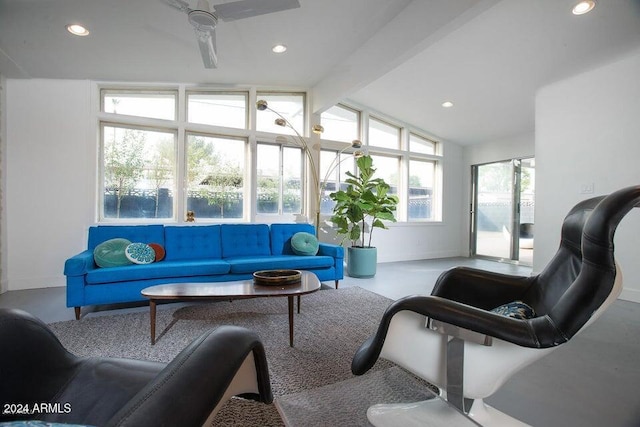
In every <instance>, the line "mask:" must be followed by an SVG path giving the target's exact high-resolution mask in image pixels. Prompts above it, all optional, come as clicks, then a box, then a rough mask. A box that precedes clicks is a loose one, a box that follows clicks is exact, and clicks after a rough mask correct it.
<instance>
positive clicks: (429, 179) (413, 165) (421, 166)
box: [408, 160, 436, 221]
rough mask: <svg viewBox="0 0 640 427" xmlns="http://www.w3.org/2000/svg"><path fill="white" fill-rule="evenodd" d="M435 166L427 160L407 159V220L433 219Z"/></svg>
mask: <svg viewBox="0 0 640 427" xmlns="http://www.w3.org/2000/svg"><path fill="white" fill-rule="evenodd" d="M435 166H436V165H435V162H434V161H429V160H410V161H409V197H408V201H409V208H408V217H409V221H416V220H432V219H434V208H433V196H434V188H435V176H436V175H435V173H436V167H435Z"/></svg>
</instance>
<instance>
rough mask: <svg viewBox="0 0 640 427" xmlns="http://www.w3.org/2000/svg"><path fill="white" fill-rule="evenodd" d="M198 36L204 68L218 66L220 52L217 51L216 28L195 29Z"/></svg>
mask: <svg viewBox="0 0 640 427" xmlns="http://www.w3.org/2000/svg"><path fill="white" fill-rule="evenodd" d="M195 31H196V37H197V38H198V47H199V48H200V55H202V62H203V63H204V68H218V54H217V53H216V30H215V28H214V29H211V30H200V29H198V28H196V29H195Z"/></svg>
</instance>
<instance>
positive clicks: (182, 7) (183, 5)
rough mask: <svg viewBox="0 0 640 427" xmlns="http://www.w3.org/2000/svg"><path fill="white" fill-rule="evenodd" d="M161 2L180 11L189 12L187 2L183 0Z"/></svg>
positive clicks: (163, 0)
mask: <svg viewBox="0 0 640 427" xmlns="http://www.w3.org/2000/svg"><path fill="white" fill-rule="evenodd" d="M162 2H163V3H165V4H167V5H169V6H171V7H173V8H175V9H178V10H179V11H181V12H185V13H189V12H191V8H190V7H189V3H187V2H186V1H183V0H162Z"/></svg>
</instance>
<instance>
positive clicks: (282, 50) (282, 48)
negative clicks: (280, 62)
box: [271, 44, 287, 53]
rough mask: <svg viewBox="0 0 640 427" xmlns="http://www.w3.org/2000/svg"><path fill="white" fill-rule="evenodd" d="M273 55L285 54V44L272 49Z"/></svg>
mask: <svg viewBox="0 0 640 427" xmlns="http://www.w3.org/2000/svg"><path fill="white" fill-rule="evenodd" d="M271 50H272V51H273V53H285V52H286V51H287V47H286V46H285V45H283V44H277V45H275V46H274V47H272V48H271Z"/></svg>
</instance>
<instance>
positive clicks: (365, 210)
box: [329, 155, 398, 277]
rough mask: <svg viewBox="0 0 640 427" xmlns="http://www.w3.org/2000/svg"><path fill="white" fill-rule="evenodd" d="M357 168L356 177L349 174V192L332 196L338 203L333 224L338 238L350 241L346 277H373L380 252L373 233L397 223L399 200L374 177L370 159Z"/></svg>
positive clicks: (385, 184) (386, 185)
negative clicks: (390, 223)
mask: <svg viewBox="0 0 640 427" xmlns="http://www.w3.org/2000/svg"><path fill="white" fill-rule="evenodd" d="M357 166H358V175H357V176H356V175H354V174H353V173H351V172H346V174H347V176H348V178H347V180H346V183H347V184H348V187H347V189H346V191H345V190H339V191H336V192H335V193H331V194H330V195H329V197H331V199H332V200H334V201H335V202H336V205H335V207H334V209H333V216H332V217H331V222H333V224H334V225H335V226H336V227H337V230H336V232H337V234H338V235H342V236H344V237H343V240H342V243H344V242H345V241H347V240H349V241H351V246H350V247H347V274H348V275H349V276H351V277H373V276H375V274H376V265H377V261H378V252H377V248H376V247H374V246H371V237H372V235H373V230H375V229H376V228H382V229H387V226H386V224H385V222H384V221H390V222H395V221H396V218H395V214H394V213H395V211H396V205H397V204H398V197H397V196H396V195H394V194H390V193H389V190H390V188H391V187H390V186H389V184H387V183H386V182H385V181H384V179H382V178H374V177H373V176H374V174H375V172H376V169H375V168H374V167H373V160H372V159H371V156H368V155H367V156H362V157H360V158H359V159H358V160H357ZM367 234H368V238H367ZM365 240H366V241H365Z"/></svg>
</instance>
